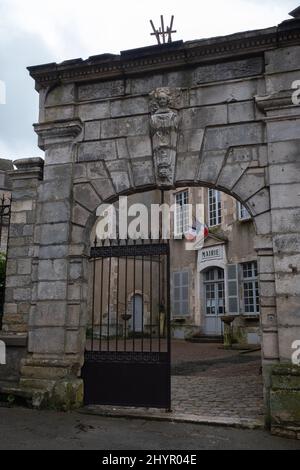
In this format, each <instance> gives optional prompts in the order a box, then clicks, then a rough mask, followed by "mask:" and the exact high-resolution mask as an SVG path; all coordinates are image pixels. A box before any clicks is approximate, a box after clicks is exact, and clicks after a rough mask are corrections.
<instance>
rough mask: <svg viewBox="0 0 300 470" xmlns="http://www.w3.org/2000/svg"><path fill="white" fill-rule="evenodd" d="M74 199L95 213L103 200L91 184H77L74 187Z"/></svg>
mask: <svg viewBox="0 0 300 470" xmlns="http://www.w3.org/2000/svg"><path fill="white" fill-rule="evenodd" d="M74 198H75V201H78V202H79V203H80V204H81V205H83V206H84V207H86V208H87V209H88V210H89V211H91V212H93V211H94V210H95V209H96V208H97V207H98V206H99V204H100V203H101V199H100V197H99V196H98V194H97V193H96V191H95V190H94V188H93V187H92V186H91V185H90V184H88V183H87V184H76V185H75V186H74Z"/></svg>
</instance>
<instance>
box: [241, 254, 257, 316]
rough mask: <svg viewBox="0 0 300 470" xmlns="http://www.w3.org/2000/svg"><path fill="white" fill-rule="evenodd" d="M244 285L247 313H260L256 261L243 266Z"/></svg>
mask: <svg viewBox="0 0 300 470" xmlns="http://www.w3.org/2000/svg"><path fill="white" fill-rule="evenodd" d="M242 283H243V298H244V309H245V313H248V314H256V313H259V289H258V279H257V263H256V261H252V262H250V263H243V264H242Z"/></svg>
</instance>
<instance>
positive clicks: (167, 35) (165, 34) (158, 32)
mask: <svg viewBox="0 0 300 470" xmlns="http://www.w3.org/2000/svg"><path fill="white" fill-rule="evenodd" d="M160 22H161V27H160V28H159V29H155V26H154V24H153V21H152V20H150V24H151V26H152V29H153V33H151V36H155V37H156V40H157V44H161V37H162V43H163V44H165V43H166V42H172V34H173V33H177V31H174V30H173V22H174V15H172V17H171V23H170V26H167V29H166V30H165V23H164V17H163V15H161V16H160Z"/></svg>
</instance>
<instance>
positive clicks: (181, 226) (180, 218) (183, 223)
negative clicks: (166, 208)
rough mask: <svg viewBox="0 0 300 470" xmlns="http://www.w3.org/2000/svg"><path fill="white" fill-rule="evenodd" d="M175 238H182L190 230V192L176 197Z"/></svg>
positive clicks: (183, 192)
mask: <svg viewBox="0 0 300 470" xmlns="http://www.w3.org/2000/svg"><path fill="white" fill-rule="evenodd" d="M175 202H176V210H175V230H174V232H175V233H174V235H175V237H178V238H181V237H182V235H183V234H184V233H185V232H186V231H187V230H188V228H189V205H188V204H189V192H188V191H181V192H180V193H177V194H176V195H175Z"/></svg>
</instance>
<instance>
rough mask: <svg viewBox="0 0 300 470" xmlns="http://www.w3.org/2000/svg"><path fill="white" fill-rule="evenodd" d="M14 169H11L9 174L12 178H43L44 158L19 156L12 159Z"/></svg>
mask: <svg viewBox="0 0 300 470" xmlns="http://www.w3.org/2000/svg"><path fill="white" fill-rule="evenodd" d="M13 164H14V166H15V167H16V168H17V169H16V170H11V171H10V172H9V176H10V177H11V178H12V179H27V178H37V179H42V178H43V169H44V160H43V159H42V158H39V157H37V158H20V159H18V160H14V162H13Z"/></svg>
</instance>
